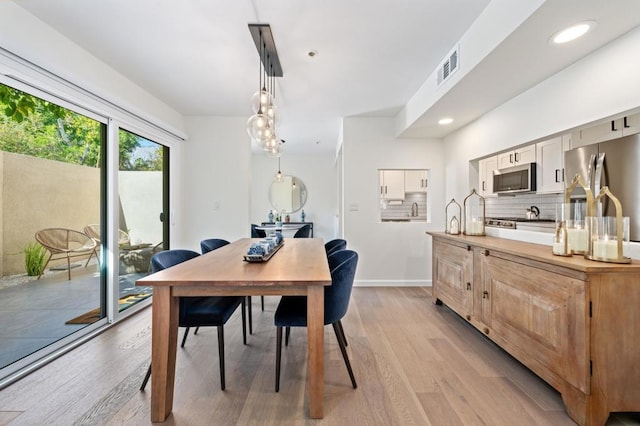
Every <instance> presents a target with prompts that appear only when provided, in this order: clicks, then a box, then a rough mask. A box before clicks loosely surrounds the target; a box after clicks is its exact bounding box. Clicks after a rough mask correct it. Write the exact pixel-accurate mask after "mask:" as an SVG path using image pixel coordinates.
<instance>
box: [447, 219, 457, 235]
mask: <svg viewBox="0 0 640 426" xmlns="http://www.w3.org/2000/svg"><path fill="white" fill-rule="evenodd" d="M449 233H451V234H457V233H458V219H457V218H456V217H455V216H454V217H453V219H451V223H450V228H449Z"/></svg>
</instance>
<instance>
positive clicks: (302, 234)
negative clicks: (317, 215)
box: [293, 223, 311, 238]
mask: <svg viewBox="0 0 640 426" xmlns="http://www.w3.org/2000/svg"><path fill="white" fill-rule="evenodd" d="M293 238H311V225H310V224H308V223H307V224H306V225H303V226H302V227H301V228H300V229H298V230H297V231H296V233H295V234H293Z"/></svg>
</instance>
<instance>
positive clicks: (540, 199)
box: [485, 194, 564, 220]
mask: <svg viewBox="0 0 640 426" xmlns="http://www.w3.org/2000/svg"><path fill="white" fill-rule="evenodd" d="M562 202H564V194H540V195H538V194H521V195H515V196H499V197H487V198H486V199H485V216H486V217H522V218H524V217H525V211H526V209H528V208H529V207H531V206H536V207H538V209H540V218H541V219H552V220H555V218H556V204H558V203H562Z"/></svg>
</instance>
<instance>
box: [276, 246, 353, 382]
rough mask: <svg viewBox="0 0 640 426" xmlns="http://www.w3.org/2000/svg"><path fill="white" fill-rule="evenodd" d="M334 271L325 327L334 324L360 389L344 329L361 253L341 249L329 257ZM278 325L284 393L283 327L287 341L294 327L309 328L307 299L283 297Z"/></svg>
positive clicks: (326, 295) (326, 299) (327, 296)
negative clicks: (344, 320)
mask: <svg viewBox="0 0 640 426" xmlns="http://www.w3.org/2000/svg"><path fill="white" fill-rule="evenodd" d="M327 259H328V261H329V269H330V271H331V286H327V287H325V288H324V325H329V324H331V325H332V326H333V331H334V332H335V334H336V338H337V339H338V346H340V352H341V353H342V358H344V363H345V365H346V366H347V372H348V373H349V377H350V378H351V385H352V386H353V388H354V389H355V388H357V387H358V385H357V384H356V379H355V377H354V376H353V371H352V370H351V363H350V362H349V357H348V356H347V350H346V346H347V345H346V339H345V336H344V331H343V329H342V318H343V317H344V315H345V314H346V313H347V308H348V307H349V300H350V298H351V289H352V288H353V279H354V277H355V274H356V266H357V265H358V253H356V252H355V251H353V250H340V251H337V252H335V253H333V254H332V255H330V256H329V257H328V258H327ZM274 322H275V325H276V327H277V333H276V392H278V391H279V390H280V363H281V355H282V327H286V328H287V339H286V340H287V341H286V343H288V340H289V339H288V335H289V330H290V327H306V326H307V297H306V296H283V297H282V299H280V303H279V304H278V307H277V309H276V313H275V316H274Z"/></svg>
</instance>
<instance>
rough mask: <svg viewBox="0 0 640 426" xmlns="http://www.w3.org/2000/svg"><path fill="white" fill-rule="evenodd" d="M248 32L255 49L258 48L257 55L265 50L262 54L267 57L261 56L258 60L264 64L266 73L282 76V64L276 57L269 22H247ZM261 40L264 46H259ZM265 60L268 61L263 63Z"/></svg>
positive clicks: (276, 52) (272, 75)
mask: <svg viewBox="0 0 640 426" xmlns="http://www.w3.org/2000/svg"><path fill="white" fill-rule="evenodd" d="M249 32H250V33H251V37H252V38H253V42H254V43H255V45H256V49H258V55H262V54H263V52H264V51H266V55H264V56H265V57H266V58H268V59H264V58H263V57H262V56H261V57H260V60H261V61H262V64H263V65H264V70H265V72H266V73H267V75H268V76H270V77H282V76H283V73H282V66H281V65H280V59H279V58H278V51H277V50H276V44H275V42H274V41H273V34H272V33H271V26H270V25H269V24H249ZM261 41H262V43H264V46H260V42H261ZM263 49H264V50H263ZM265 61H268V63H265Z"/></svg>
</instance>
